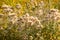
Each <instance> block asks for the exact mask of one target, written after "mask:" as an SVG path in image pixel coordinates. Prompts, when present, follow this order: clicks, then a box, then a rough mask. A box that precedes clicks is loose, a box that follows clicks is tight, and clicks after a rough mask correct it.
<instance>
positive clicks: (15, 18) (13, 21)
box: [8, 13, 18, 24]
mask: <svg viewBox="0 0 60 40" xmlns="http://www.w3.org/2000/svg"><path fill="white" fill-rule="evenodd" d="M8 17H9V19H8V20H9V21H11V22H12V23H13V24H14V23H15V22H16V21H17V20H18V17H17V16H16V13H9V14H8Z"/></svg>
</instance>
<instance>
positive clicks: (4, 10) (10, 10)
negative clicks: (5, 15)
mask: <svg viewBox="0 0 60 40" xmlns="http://www.w3.org/2000/svg"><path fill="white" fill-rule="evenodd" d="M2 8H3V12H13V9H12V7H11V6H9V5H6V4H3V5H2Z"/></svg>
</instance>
